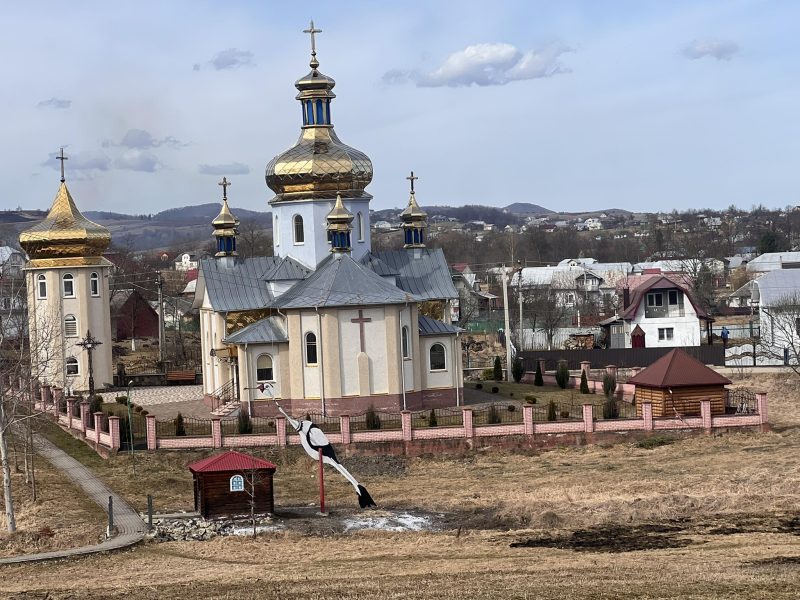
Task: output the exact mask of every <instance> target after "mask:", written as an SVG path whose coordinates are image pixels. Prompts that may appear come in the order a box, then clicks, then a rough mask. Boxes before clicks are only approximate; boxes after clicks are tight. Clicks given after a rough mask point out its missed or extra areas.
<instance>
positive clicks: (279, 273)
mask: <svg viewBox="0 0 800 600" xmlns="http://www.w3.org/2000/svg"><path fill="white" fill-rule="evenodd" d="M309 273H311V269H307V268H306V267H304V266H303V265H301V264H300V263H299V262H297V261H296V260H295V259H293V258H291V257H289V256H285V257H283V258H279V259H276V262H275V265H274V266H273V267H272V268H271V269H269V270H268V271H267V272H266V273H265V274H264V279H266V280H267V281H286V280H287V279H305V278H306V277H308V274H309Z"/></svg>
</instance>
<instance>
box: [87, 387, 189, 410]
mask: <svg viewBox="0 0 800 600" xmlns="http://www.w3.org/2000/svg"><path fill="white" fill-rule="evenodd" d="M100 395H101V396H103V402H114V398H116V397H117V396H124V395H125V392H124V391H122V390H120V391H118V392H103V393H102V394H100ZM131 397H132V398H133V401H134V403H136V404H139V405H141V406H152V405H156V404H168V403H170V402H186V401H188V400H202V399H203V386H202V385H166V386H158V387H134V388H131Z"/></svg>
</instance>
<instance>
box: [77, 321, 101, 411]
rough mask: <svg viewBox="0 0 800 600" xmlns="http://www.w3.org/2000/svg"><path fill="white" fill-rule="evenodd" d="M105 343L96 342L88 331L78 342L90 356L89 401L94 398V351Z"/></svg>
mask: <svg viewBox="0 0 800 600" xmlns="http://www.w3.org/2000/svg"><path fill="white" fill-rule="evenodd" d="M102 343H103V342H101V341H99V340H96V339H94V338H93V337H92V332H91V331H89V330H88V329H87V330H86V337H85V338H83V339H82V340H81V341H80V342H78V344H77V345H78V346H80V347H81V348H83V349H84V350H86V352H88V353H89V354H88V356H89V399H90V400H91V399H93V398H94V371H93V369H92V351H93V350H94V349H95V348H97V347H98V346H100V345H101V344H102Z"/></svg>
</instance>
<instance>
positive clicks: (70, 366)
mask: <svg viewBox="0 0 800 600" xmlns="http://www.w3.org/2000/svg"><path fill="white" fill-rule="evenodd" d="M66 367H67V375H69V376H70V377H71V376H74V375H78V374H79V373H80V366H79V365H78V359H77V358H75V357H74V356H70V357H69V358H68V359H67V365H66Z"/></svg>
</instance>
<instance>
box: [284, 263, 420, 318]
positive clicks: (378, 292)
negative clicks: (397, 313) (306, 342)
mask: <svg viewBox="0 0 800 600" xmlns="http://www.w3.org/2000/svg"><path fill="white" fill-rule="evenodd" d="M415 301H418V298H416V297H414V296H412V295H410V294H407V293H405V292H403V291H402V290H401V289H399V288H398V287H396V286H394V285H392V284H391V283H389V282H388V281H386V280H385V279H383V278H382V277H381V276H380V275H377V274H376V273H374V272H373V271H371V270H370V269H368V268H367V267H365V266H364V265H362V264H360V263H358V262H356V261H355V260H353V259H352V258H351V257H350V256H349V255H347V254H339V255H335V256H334V255H331V256H329V257H328V258H326V259H325V260H323V261H322V262H321V263H320V264H319V265H318V266H317V270H316V271H314V272H313V273H312V274H311V275H309V276H308V277H307V278H306V279H303V280H302V281H299V282H297V283H296V284H295V285H294V286H292V288H291V289H289V290H288V291H286V292H285V293H283V294H282V295H281V296H280V297H279V298H278V299H277V300H276V301H275V303H274V306H276V307H279V308H309V307H314V306H366V305H371V304H402V303H404V302H415Z"/></svg>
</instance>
